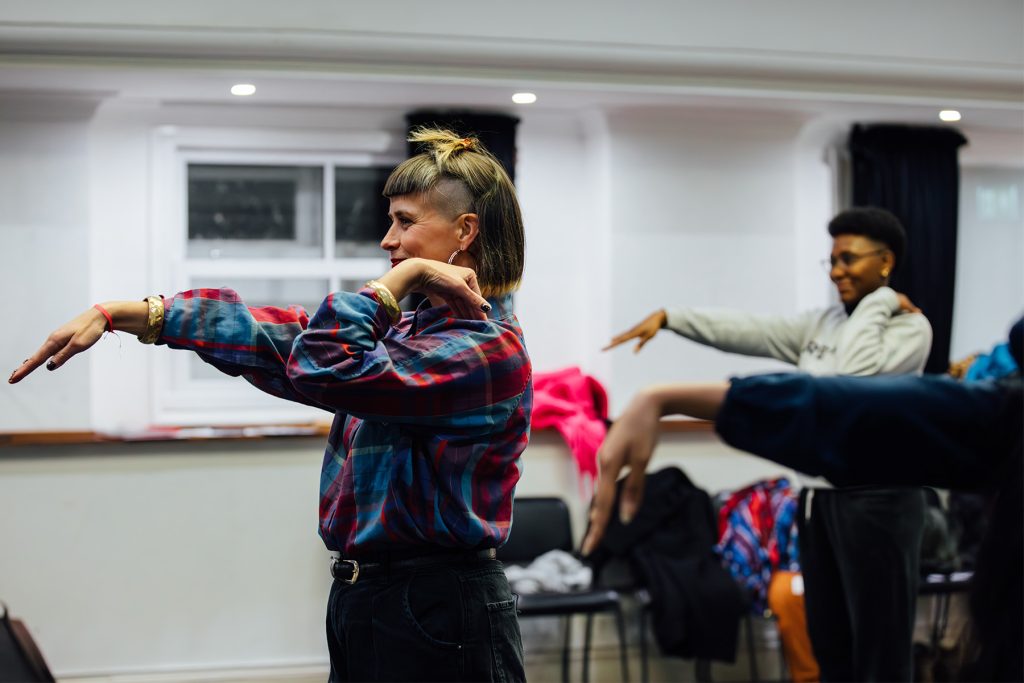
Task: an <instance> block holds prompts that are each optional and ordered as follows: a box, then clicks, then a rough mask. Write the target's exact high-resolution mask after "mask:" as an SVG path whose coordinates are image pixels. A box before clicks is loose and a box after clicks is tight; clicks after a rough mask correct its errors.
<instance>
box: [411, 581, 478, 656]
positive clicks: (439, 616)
mask: <svg viewBox="0 0 1024 683" xmlns="http://www.w3.org/2000/svg"><path fill="white" fill-rule="evenodd" d="M402 597H403V599H402V608H403V612H404V613H405V618H406V619H407V620H408V622H409V623H410V624H411V626H412V627H413V629H414V630H415V632H416V633H418V634H419V636H420V637H421V638H422V639H423V640H424V641H425V642H426V643H428V644H429V645H431V646H433V647H435V648H437V649H439V650H449V651H453V650H459V649H461V648H462V641H463V639H464V634H463V632H462V631H463V625H462V621H463V619H462V611H463V609H462V590H461V585H460V583H459V580H458V577H457V576H455V574H454V573H452V572H447V571H442V572H430V573H423V574H414V575H413V576H411V577H410V578H409V580H408V581H407V582H406V583H405V591H404V595H403V596H402Z"/></svg>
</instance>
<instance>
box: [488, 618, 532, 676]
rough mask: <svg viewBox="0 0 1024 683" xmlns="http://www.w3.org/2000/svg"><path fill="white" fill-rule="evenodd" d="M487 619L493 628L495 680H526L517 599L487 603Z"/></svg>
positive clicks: (492, 651) (492, 659) (492, 644)
mask: <svg viewBox="0 0 1024 683" xmlns="http://www.w3.org/2000/svg"><path fill="white" fill-rule="evenodd" d="M487 621H488V623H489V625H490V629H491V661H492V663H493V665H494V680H496V681H500V682H501V683H520V682H522V681H526V670H525V669H524V668H523V638H522V635H521V634H520V632H519V619H518V618H517V617H516V601H515V599H514V598H513V599H511V600H502V601H501V602H489V603H487Z"/></svg>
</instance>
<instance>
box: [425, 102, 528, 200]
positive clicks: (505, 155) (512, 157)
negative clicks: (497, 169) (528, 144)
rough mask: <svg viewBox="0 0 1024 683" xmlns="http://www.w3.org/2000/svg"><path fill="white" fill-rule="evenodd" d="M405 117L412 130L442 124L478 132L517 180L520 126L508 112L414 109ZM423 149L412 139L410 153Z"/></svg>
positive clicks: (468, 132) (457, 130)
mask: <svg viewBox="0 0 1024 683" xmlns="http://www.w3.org/2000/svg"><path fill="white" fill-rule="evenodd" d="M405 121H406V123H407V124H408V126H409V130H412V129H413V128H418V127H419V126H438V127H441V128H447V129H449V130H452V131H454V132H455V133H456V134H457V135H463V136H468V135H474V136H476V137H477V138H479V139H480V142H482V143H484V147H486V148H487V150H488V151H489V152H490V153H491V154H493V155H494V156H495V157H497V159H498V161H500V162H501V165H502V166H503V167H504V168H505V172H506V173H508V177H509V178H511V179H512V182H515V180H516V127H517V126H518V125H519V119H517V118H516V117H514V116H508V115H507V114H481V113H478V112H472V111H429V110H423V111H414V112H412V113H411V114H407V115H406V117H405ZM417 152H419V150H418V149H416V145H415V144H414V143H411V142H410V143H409V156H413V155H414V154H416V153H417Z"/></svg>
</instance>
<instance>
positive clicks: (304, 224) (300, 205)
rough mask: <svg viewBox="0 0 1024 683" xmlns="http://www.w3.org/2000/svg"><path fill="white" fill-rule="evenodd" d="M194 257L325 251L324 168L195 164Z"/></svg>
mask: <svg viewBox="0 0 1024 683" xmlns="http://www.w3.org/2000/svg"><path fill="white" fill-rule="evenodd" d="M188 256H189V258H309V257H314V258H315V257H322V256H323V169H321V168H320V167H315V166H237V165H222V164H189V166H188Z"/></svg>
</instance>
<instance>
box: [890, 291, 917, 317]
mask: <svg viewBox="0 0 1024 683" xmlns="http://www.w3.org/2000/svg"><path fill="white" fill-rule="evenodd" d="M896 300H897V301H899V302H900V312H902V313H920V312H921V309H920V308H918V307H917V306H915V305H914V302H913V301H911V300H910V297H908V296H907V295H906V294H904V293H902V292H896Z"/></svg>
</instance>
